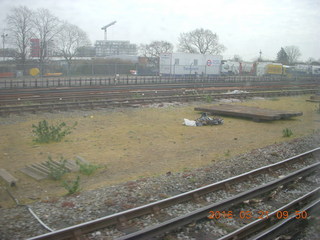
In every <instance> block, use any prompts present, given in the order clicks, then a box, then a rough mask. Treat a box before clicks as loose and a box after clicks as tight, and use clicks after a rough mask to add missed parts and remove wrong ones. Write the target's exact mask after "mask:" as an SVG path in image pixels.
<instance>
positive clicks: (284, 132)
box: [282, 128, 293, 137]
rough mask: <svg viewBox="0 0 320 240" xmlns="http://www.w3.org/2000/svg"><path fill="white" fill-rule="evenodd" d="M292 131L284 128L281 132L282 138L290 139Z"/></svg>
mask: <svg viewBox="0 0 320 240" xmlns="http://www.w3.org/2000/svg"><path fill="white" fill-rule="evenodd" d="M292 134H293V133H292V131H291V129H290V128H285V129H283V130H282V136H283V137H290V136H291V135H292Z"/></svg>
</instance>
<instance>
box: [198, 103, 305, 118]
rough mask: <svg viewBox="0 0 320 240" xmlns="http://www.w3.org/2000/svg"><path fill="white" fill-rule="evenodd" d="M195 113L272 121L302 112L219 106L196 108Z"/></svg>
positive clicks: (228, 105) (298, 114)
mask: <svg viewBox="0 0 320 240" xmlns="http://www.w3.org/2000/svg"><path fill="white" fill-rule="evenodd" d="M194 110H195V111H201V112H207V113H211V114H213V115H220V116H232V117H243V118H251V119H252V120H255V121H273V120H279V119H287V118H291V117H296V116H302V114H303V113H302V112H294V111H279V110H272V109H265V108H258V107H249V106H241V105H231V104H219V105H214V106H211V107H196V108H194Z"/></svg>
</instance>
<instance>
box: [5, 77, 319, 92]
mask: <svg viewBox="0 0 320 240" xmlns="http://www.w3.org/2000/svg"><path fill="white" fill-rule="evenodd" d="M266 81H269V82H284V83H285V82H287V83H289V82H304V83H305V82H316V83H320V77H319V76H317V77H303V78H302V77H299V78H298V77H295V78H286V77H282V76H279V77H256V76H191V75H190V76H180V77H178V76H129V75H119V76H112V77H111V76H100V77H55V78H44V77H42V78H19V79H0V88H2V89H14V88H47V87H83V86H118V85H141V84H177V83H204V84H205V83H222V84H225V83H246V84H248V85H250V83H251V82H261V83H262V82H266Z"/></svg>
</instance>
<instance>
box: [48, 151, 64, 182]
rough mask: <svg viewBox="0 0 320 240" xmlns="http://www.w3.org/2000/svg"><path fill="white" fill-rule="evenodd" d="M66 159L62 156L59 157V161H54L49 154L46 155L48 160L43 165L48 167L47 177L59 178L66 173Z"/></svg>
mask: <svg viewBox="0 0 320 240" xmlns="http://www.w3.org/2000/svg"><path fill="white" fill-rule="evenodd" d="M66 163H67V160H66V159H64V158H63V157H60V160H59V163H58V164H57V163H55V162H54V161H53V160H52V158H51V156H48V161H47V162H46V163H45V165H46V166H47V167H48V169H49V177H50V178H52V179H53V180H60V179H61V178H62V176H63V175H64V174H66V173H67V172H68V171H69V170H68V169H67V168H66Z"/></svg>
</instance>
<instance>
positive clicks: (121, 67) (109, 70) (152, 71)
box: [0, 61, 159, 77]
mask: <svg viewBox="0 0 320 240" xmlns="http://www.w3.org/2000/svg"><path fill="white" fill-rule="evenodd" d="M32 68H38V69H39V70H40V75H42V76H45V75H46V74H48V73H49V74H50V73H61V74H62V75H63V76H70V77H71V76H97V75H98V76H99V75H107V76H113V75H117V74H130V73H132V72H133V71H134V72H137V73H139V75H144V76H145V75H148V76H150V75H158V74H159V71H158V68H155V67H153V66H149V65H146V64H138V63H117V62H116V63H101V62H94V61H90V62H74V63H72V64H71V65H68V64H67V63H66V62H65V61H57V62H50V63H45V64H40V63H37V62H35V63H28V64H24V65H21V64H13V63H2V64H0V77H1V76H2V77H7V76H8V73H9V72H10V73H11V74H10V76H11V77H22V76H24V77H26V76H30V69H32Z"/></svg>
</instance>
